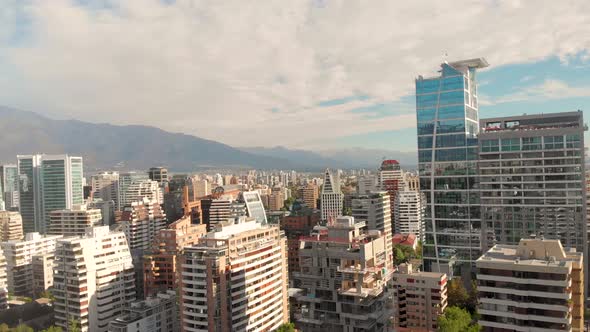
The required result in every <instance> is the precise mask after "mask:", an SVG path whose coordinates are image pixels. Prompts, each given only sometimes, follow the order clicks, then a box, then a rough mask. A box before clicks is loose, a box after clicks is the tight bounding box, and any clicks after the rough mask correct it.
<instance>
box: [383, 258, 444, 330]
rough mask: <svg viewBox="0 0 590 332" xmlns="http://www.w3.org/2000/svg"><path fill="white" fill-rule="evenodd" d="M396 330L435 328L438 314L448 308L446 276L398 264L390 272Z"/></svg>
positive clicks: (409, 265)
mask: <svg viewBox="0 0 590 332" xmlns="http://www.w3.org/2000/svg"><path fill="white" fill-rule="evenodd" d="M393 285H394V286H393V298H394V299H393V303H394V312H393V317H394V328H395V330H396V331H428V332H431V331H432V332H435V331H438V317H439V316H440V315H441V314H442V313H443V312H444V311H445V309H446V307H447V275H446V274H444V273H439V272H420V271H414V270H412V264H401V265H400V266H399V268H398V270H397V271H396V273H394V274H393Z"/></svg>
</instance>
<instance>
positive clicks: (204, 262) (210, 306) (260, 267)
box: [180, 217, 289, 332]
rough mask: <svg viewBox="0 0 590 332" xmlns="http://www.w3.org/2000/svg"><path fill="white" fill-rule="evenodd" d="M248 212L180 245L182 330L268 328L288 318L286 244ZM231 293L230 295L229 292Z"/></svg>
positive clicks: (272, 328) (275, 229)
mask: <svg viewBox="0 0 590 332" xmlns="http://www.w3.org/2000/svg"><path fill="white" fill-rule="evenodd" d="M281 233H282V232H281V231H280V229H279V227H277V226H269V225H263V224H261V223H259V222H257V221H256V220H255V219H253V218H252V217H241V218H239V219H238V220H237V223H234V222H231V223H229V222H226V223H223V224H218V225H217V226H216V228H215V230H214V231H213V232H210V233H208V234H207V235H206V236H204V237H202V238H201V239H200V241H199V244H198V245H196V246H193V247H188V248H185V254H184V256H185V258H184V259H183V264H182V290H181V301H180V303H181V315H182V319H181V321H182V330H183V331H195V332H197V331H212V330H214V331H227V332H229V331H253V332H255V331H273V330H275V329H277V328H278V327H279V326H280V325H281V324H283V323H286V322H288V321H289V312H288V294H287V286H288V279H287V246H286V241H285V238H284V236H283V235H282V234H281ZM230 294H231V295H230Z"/></svg>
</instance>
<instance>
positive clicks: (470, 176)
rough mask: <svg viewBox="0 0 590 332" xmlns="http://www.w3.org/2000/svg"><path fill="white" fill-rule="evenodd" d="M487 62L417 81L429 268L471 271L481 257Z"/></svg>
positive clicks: (451, 67) (448, 66) (444, 68)
mask: <svg viewBox="0 0 590 332" xmlns="http://www.w3.org/2000/svg"><path fill="white" fill-rule="evenodd" d="M487 66H488V63H487V62H486V60H485V59H483V58H478V59H470V60H463V61H457V62H451V63H447V62H445V63H443V64H442V65H441V70H440V75H438V76H436V77H430V78H425V77H422V76H419V77H418V78H417V79H416V115H417V120H418V163H419V171H420V188H421V189H422V191H423V192H424V194H425V195H426V201H427V204H426V218H425V224H426V241H425V243H424V268H425V269H426V270H427V271H434V272H440V271H441V267H442V266H443V265H445V266H446V267H449V266H450V265H453V266H454V270H455V272H456V273H467V271H471V268H472V265H473V262H474V261H475V260H476V259H477V258H479V256H480V255H481V243H480V240H481V237H480V232H481V230H480V229H481V225H480V223H481V220H480V212H479V189H478V181H477V134H478V132H479V122H478V121H479V114H478V96H477V84H476V80H475V74H476V70H477V69H480V68H485V67H487Z"/></svg>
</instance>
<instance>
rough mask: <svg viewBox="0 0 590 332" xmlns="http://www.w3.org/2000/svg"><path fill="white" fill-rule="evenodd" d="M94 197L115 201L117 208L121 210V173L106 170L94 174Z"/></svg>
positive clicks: (92, 181)
mask: <svg viewBox="0 0 590 332" xmlns="http://www.w3.org/2000/svg"><path fill="white" fill-rule="evenodd" d="M91 185H92V198H93V199H98V198H100V199H102V200H103V201H105V202H108V201H113V202H114V203H115V209H117V210H120V209H121V206H120V202H119V196H120V193H119V173H117V172H104V173H100V174H96V175H93V176H92V179H91Z"/></svg>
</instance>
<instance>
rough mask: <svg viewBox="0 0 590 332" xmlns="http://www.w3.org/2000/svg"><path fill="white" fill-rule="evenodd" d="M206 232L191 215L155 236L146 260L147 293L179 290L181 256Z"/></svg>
mask: <svg viewBox="0 0 590 332" xmlns="http://www.w3.org/2000/svg"><path fill="white" fill-rule="evenodd" d="M206 233H207V227H206V225H205V224H198V225H196V224H192V223H191V218H190V216H184V217H182V218H181V219H179V220H177V221H175V222H173V223H171V224H170V225H168V227H167V228H165V229H161V230H160V231H158V233H157V234H156V237H155V240H154V241H153V243H152V248H151V252H150V253H149V254H146V255H144V257H143V272H144V280H143V284H144V294H145V295H146V296H149V295H154V294H155V293H157V292H159V291H166V290H175V289H178V287H180V282H179V280H180V273H179V272H180V256H181V255H182V254H183V252H184V248H185V247H190V246H192V245H195V244H196V243H197V242H198V241H199V238H201V237H202V236H203V235H205V234H206Z"/></svg>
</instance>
